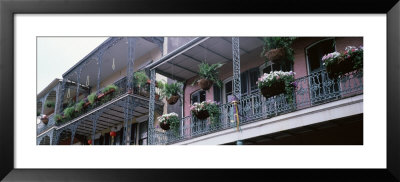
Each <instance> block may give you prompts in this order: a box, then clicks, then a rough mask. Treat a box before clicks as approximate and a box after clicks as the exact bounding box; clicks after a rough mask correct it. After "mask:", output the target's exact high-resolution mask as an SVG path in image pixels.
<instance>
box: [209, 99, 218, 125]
mask: <svg viewBox="0 0 400 182" xmlns="http://www.w3.org/2000/svg"><path fill="white" fill-rule="evenodd" d="M206 109H207V110H208V114H210V121H211V124H212V125H216V124H218V123H219V116H220V115H221V112H220V109H219V107H218V105H217V104H209V105H207V106H206Z"/></svg>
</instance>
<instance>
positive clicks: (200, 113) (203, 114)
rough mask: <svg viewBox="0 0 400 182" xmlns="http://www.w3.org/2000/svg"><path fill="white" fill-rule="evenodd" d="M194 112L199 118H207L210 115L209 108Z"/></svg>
mask: <svg viewBox="0 0 400 182" xmlns="http://www.w3.org/2000/svg"><path fill="white" fill-rule="evenodd" d="M193 114H194V115H195V116H196V118H197V119H200V120H205V119H207V118H208V117H210V114H209V113H208V111H207V110H201V111H193Z"/></svg>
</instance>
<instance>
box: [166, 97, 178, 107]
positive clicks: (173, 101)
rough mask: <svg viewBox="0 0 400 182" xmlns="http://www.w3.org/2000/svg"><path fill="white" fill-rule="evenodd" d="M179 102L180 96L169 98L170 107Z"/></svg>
mask: <svg viewBox="0 0 400 182" xmlns="http://www.w3.org/2000/svg"><path fill="white" fill-rule="evenodd" d="M178 100H179V95H173V96H171V97H170V98H167V102H168V104H169V105H174V104H176V103H177V102H178Z"/></svg>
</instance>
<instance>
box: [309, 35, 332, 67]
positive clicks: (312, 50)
mask: <svg viewBox="0 0 400 182" xmlns="http://www.w3.org/2000/svg"><path fill="white" fill-rule="evenodd" d="M334 51H335V43H334V41H333V39H328V40H322V41H320V42H317V43H315V44H313V45H311V46H310V47H308V48H307V49H306V54H307V61H308V68H309V72H310V73H313V72H316V71H320V70H322V69H324V66H323V65H322V60H321V59H322V57H323V56H324V55H325V54H328V53H331V52H334Z"/></svg>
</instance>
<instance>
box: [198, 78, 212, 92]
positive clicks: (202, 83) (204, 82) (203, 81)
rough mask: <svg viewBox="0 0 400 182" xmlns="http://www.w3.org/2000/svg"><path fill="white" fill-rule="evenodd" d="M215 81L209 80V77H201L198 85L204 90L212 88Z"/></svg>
mask: <svg viewBox="0 0 400 182" xmlns="http://www.w3.org/2000/svg"><path fill="white" fill-rule="evenodd" d="M213 83H214V82H213V81H211V80H208V79H201V80H199V82H198V85H199V87H200V88H201V89H202V90H208V89H210V88H211V86H212V85H213Z"/></svg>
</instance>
